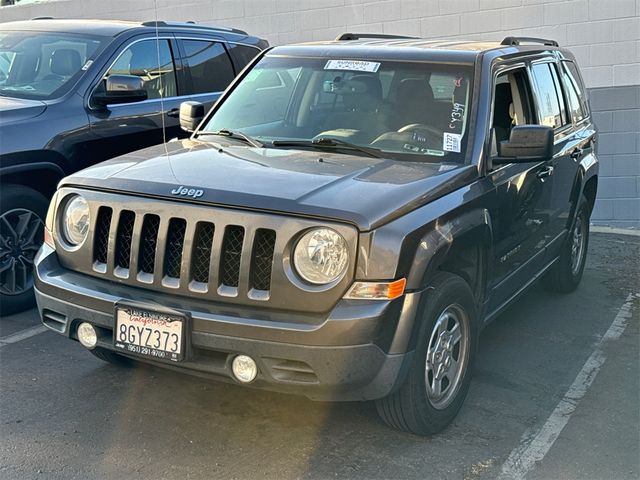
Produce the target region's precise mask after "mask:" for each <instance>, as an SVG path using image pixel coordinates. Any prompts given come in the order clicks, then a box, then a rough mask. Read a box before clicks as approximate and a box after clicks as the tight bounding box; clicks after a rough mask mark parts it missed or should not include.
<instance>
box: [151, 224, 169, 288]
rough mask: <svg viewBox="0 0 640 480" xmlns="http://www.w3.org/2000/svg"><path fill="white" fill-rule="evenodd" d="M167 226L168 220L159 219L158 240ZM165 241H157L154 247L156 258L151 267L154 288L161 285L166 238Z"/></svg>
mask: <svg viewBox="0 0 640 480" xmlns="http://www.w3.org/2000/svg"><path fill="white" fill-rule="evenodd" d="M168 226H169V218H165V217H160V226H159V227H158V231H159V232H160V233H158V238H161V237H160V236H161V235H164V232H166V231H167V228H168ZM164 240H165V241H158V244H157V246H156V258H155V263H154V265H153V270H154V272H155V273H154V274H153V285H155V286H161V285H162V280H163V271H164V270H163V269H164V252H165V248H166V246H167V242H166V240H167V239H166V238H165V239H164Z"/></svg>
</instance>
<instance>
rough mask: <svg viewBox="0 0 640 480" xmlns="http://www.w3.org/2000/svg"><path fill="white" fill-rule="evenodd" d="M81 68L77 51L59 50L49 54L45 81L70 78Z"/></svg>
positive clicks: (80, 59)
mask: <svg viewBox="0 0 640 480" xmlns="http://www.w3.org/2000/svg"><path fill="white" fill-rule="evenodd" d="M81 68H82V58H80V54H79V53H78V51H77V50H73V49H72V48H59V49H58V50H55V51H54V52H53V53H52V54H51V58H50V59H49V70H50V71H51V75H48V76H47V78H45V79H47V80H50V79H54V78H55V77H71V76H73V75H75V74H76V73H78V72H79V71H80V69H81Z"/></svg>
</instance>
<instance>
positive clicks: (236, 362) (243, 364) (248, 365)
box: [231, 355, 258, 383]
mask: <svg viewBox="0 0 640 480" xmlns="http://www.w3.org/2000/svg"><path fill="white" fill-rule="evenodd" d="M231 369H232V370H233V375H234V377H236V380H238V381H239V382H242V383H249V382H252V381H253V380H254V379H255V378H256V375H258V366H257V365H256V362H255V361H254V360H253V358H251V357H249V356H247V355H238V356H237V357H235V358H234V359H233V362H231Z"/></svg>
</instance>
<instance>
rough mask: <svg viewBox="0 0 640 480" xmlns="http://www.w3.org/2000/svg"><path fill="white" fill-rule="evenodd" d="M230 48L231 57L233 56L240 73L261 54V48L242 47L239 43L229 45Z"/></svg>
mask: <svg viewBox="0 0 640 480" xmlns="http://www.w3.org/2000/svg"><path fill="white" fill-rule="evenodd" d="M229 48H230V49H231V55H232V56H233V59H234V61H235V63H236V67H237V69H238V71H240V70H242V69H243V68H244V67H245V66H246V65H247V64H248V63H249V62H250V61H251V60H253V59H254V58H256V55H258V54H259V53H260V49H259V48H255V47H248V46H247V45H240V44H238V43H232V44H229Z"/></svg>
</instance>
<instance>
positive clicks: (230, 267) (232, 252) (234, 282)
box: [220, 225, 244, 287]
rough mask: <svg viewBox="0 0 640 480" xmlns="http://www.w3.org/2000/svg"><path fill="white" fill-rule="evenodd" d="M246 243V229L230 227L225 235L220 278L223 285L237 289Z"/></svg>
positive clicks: (235, 226)
mask: <svg viewBox="0 0 640 480" xmlns="http://www.w3.org/2000/svg"><path fill="white" fill-rule="evenodd" d="M243 243H244V228H242V227H239V226H237V225H230V226H228V227H227V230H226V232H225V235H224V243H223V244H222V260H221V265H220V277H221V278H222V285H226V286H227V287H237V286H238V284H239V282H240V258H241V256H242V244H243Z"/></svg>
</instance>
